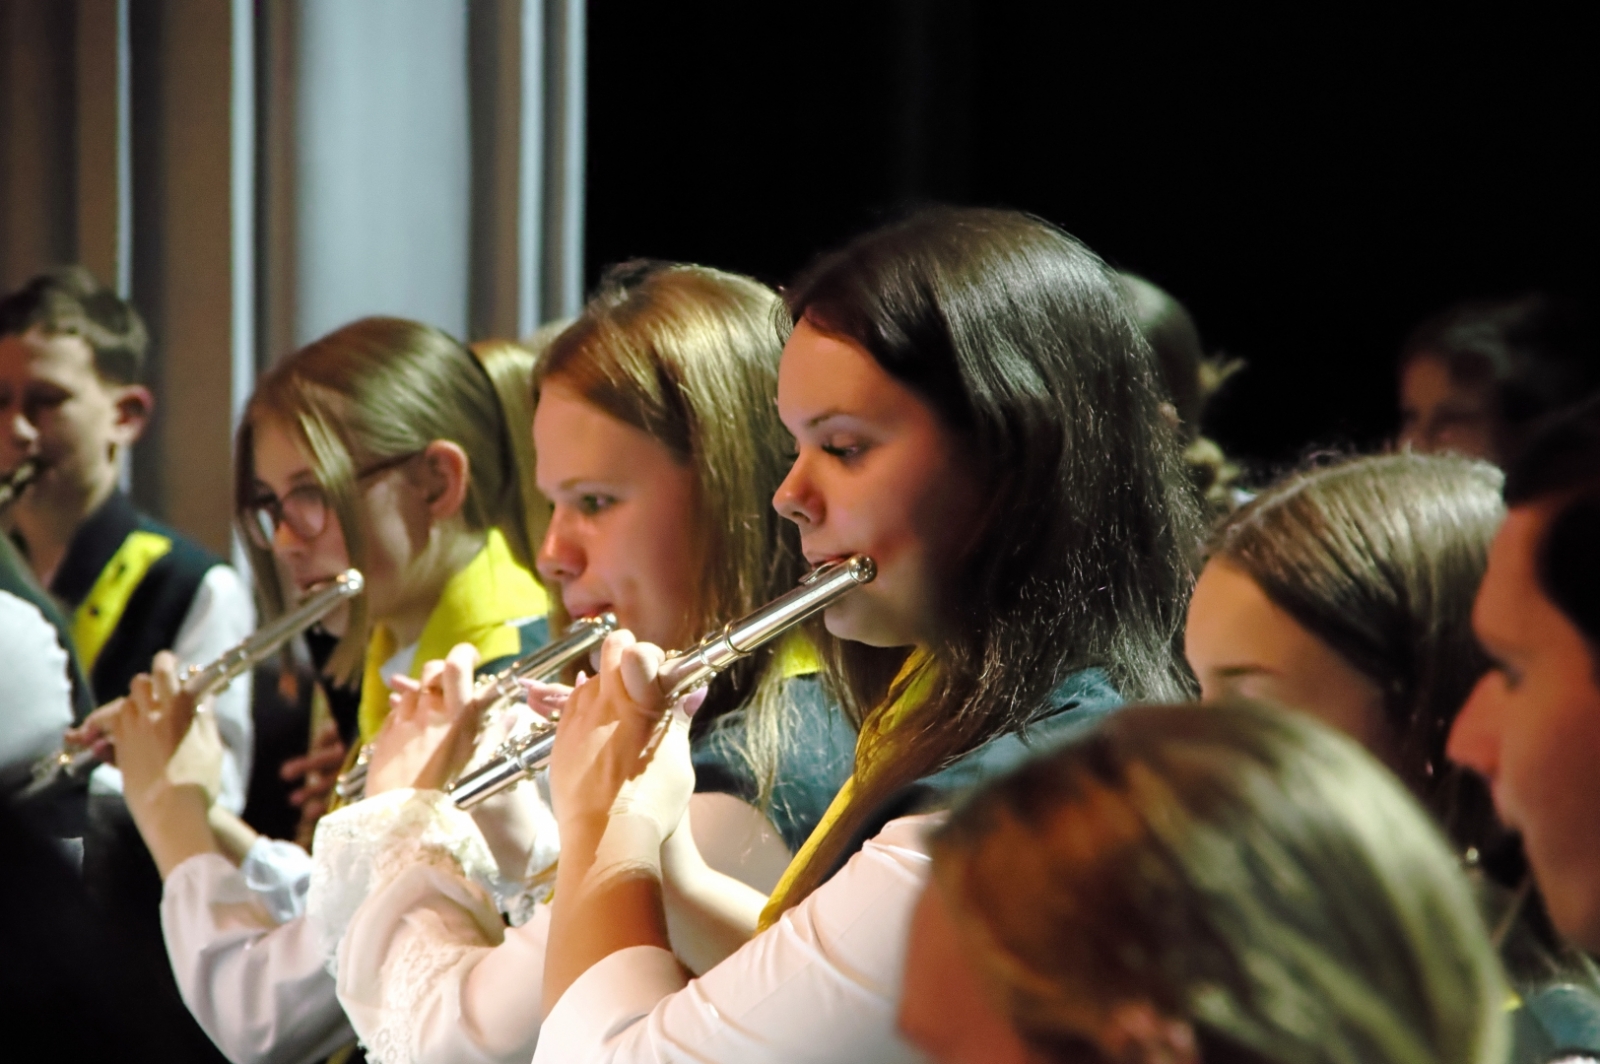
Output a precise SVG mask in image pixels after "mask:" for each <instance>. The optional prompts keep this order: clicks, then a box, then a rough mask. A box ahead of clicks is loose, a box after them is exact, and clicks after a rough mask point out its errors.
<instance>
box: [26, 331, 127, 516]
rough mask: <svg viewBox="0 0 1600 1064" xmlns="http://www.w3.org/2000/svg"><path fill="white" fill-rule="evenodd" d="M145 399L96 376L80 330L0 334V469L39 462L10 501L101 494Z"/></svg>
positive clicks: (46, 502)
mask: <svg viewBox="0 0 1600 1064" xmlns="http://www.w3.org/2000/svg"><path fill="white" fill-rule="evenodd" d="M150 402H151V400H150V393H149V392H148V391H147V390H146V389H145V388H143V387H141V386H139V385H136V384H129V385H122V384H113V383H111V382H109V381H105V380H102V379H101V378H100V375H99V374H97V373H96V372H95V368H94V352H93V351H92V350H91V349H90V347H89V345H88V343H87V342H86V341H85V340H84V339H83V338H82V337H79V336H74V335H71V334H61V335H53V334H49V333H45V332H43V331H42V330H41V329H40V328H39V327H38V326H34V327H33V328H31V329H29V330H28V331H27V332H25V333H20V334H13V335H10V336H3V337H0V474H10V473H11V472H12V471H13V470H15V469H16V468H17V467H18V466H19V465H21V464H22V463H23V462H24V461H26V460H27V459H29V458H32V459H34V460H35V461H37V462H38V463H39V465H40V467H41V468H40V472H39V476H38V479H37V480H36V481H35V483H34V485H33V487H31V488H30V489H28V492H27V494H25V495H24V496H23V497H22V499H21V500H19V502H18V506H19V507H21V506H29V507H34V508H38V507H47V506H50V505H51V504H52V503H56V502H59V503H64V504H70V503H71V502H72V501H74V500H82V499H84V498H92V499H98V498H99V497H101V496H102V495H103V494H104V493H109V491H110V488H111V486H112V485H114V484H115V483H116V479H117V449H118V448H119V447H125V446H128V445H130V444H132V443H133V442H134V441H135V440H137V439H138V438H139V434H140V432H142V431H143V429H144V425H145V421H146V419H147V418H148V417H149V413H150Z"/></svg>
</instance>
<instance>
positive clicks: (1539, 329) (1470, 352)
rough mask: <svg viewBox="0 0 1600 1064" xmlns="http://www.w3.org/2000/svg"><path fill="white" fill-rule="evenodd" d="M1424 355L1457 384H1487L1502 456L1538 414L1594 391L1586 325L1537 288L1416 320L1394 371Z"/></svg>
mask: <svg viewBox="0 0 1600 1064" xmlns="http://www.w3.org/2000/svg"><path fill="white" fill-rule="evenodd" d="M1424 357H1432V358H1437V359H1440V360H1442V361H1443V362H1444V364H1445V367H1446V368H1447V369H1448V371H1449V373H1450V377H1451V379H1452V380H1454V381H1456V382H1458V383H1460V384H1487V385H1489V386H1491V387H1492V388H1493V391H1494V402H1495V411H1494V412H1495V416H1496V417H1497V418H1498V422H1499V424H1498V430H1497V431H1498V436H1499V439H1497V441H1496V446H1497V447H1498V448H1499V451H1500V453H1501V455H1502V456H1503V457H1505V458H1510V457H1514V455H1515V453H1516V451H1517V449H1518V448H1519V447H1520V446H1521V445H1522V442H1523V440H1524V439H1525V438H1526V435H1527V432H1528V429H1529V426H1531V425H1532V424H1533V423H1534V422H1535V421H1537V420H1538V419H1539V418H1542V417H1544V416H1546V415H1548V414H1549V413H1551V412H1552V411H1555V410H1559V409H1561V408H1562V407H1564V406H1566V405H1568V404H1570V403H1572V402H1574V401H1575V400H1578V399H1581V398H1583V397H1584V396H1586V395H1590V394H1593V393H1594V392H1595V391H1596V389H1600V351H1596V349H1595V343H1594V332H1593V328H1592V324H1591V323H1590V322H1589V321H1588V320H1586V316H1585V315H1584V314H1582V313H1581V312H1580V310H1579V308H1578V307H1577V305H1575V304H1574V303H1571V302H1568V301H1564V300H1561V299H1557V298H1554V297H1552V296H1549V295H1545V294H1543V293H1537V292H1536V293H1532V294H1529V295H1525V296H1521V297H1519V298H1517V299H1502V300H1481V301H1475V302H1469V303H1462V304H1460V305H1458V306H1454V307H1451V308H1450V309H1448V310H1446V311H1444V312H1442V313H1440V314H1438V315H1437V316H1435V317H1433V318H1430V319H1428V320H1427V321H1424V322H1423V323H1422V324H1421V325H1418V326H1417V327H1416V328H1415V329H1414V330H1412V332H1411V335H1410V336H1408V337H1407V338H1406V341H1405V343H1404V345H1403V346H1402V347H1401V349H1400V368H1401V370H1402V371H1403V370H1404V369H1405V367H1406V366H1408V365H1410V364H1411V363H1412V362H1413V361H1415V360H1416V359H1418V358H1424Z"/></svg>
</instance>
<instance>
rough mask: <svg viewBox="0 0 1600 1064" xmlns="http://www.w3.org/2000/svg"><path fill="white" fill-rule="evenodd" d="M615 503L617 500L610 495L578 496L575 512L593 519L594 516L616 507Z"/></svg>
mask: <svg viewBox="0 0 1600 1064" xmlns="http://www.w3.org/2000/svg"><path fill="white" fill-rule="evenodd" d="M616 502H617V500H616V499H615V498H614V497H613V496H610V495H600V494H593V495H580V496H578V505H577V510H578V512H579V513H581V514H583V515H584V516H585V517H593V516H594V515H595V514H598V513H603V512H604V511H606V510H609V509H610V508H611V507H612V506H615V505H616Z"/></svg>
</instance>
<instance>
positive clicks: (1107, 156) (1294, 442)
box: [587, 0, 1600, 466]
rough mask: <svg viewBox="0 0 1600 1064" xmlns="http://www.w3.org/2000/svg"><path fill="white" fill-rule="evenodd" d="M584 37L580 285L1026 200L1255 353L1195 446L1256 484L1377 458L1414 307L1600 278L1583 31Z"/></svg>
mask: <svg viewBox="0 0 1600 1064" xmlns="http://www.w3.org/2000/svg"><path fill="white" fill-rule="evenodd" d="M589 35H590V36H589V64H590V66H589V133H588V135H589V159H588V166H589V169H588V174H589V177H588V204H587V211H588V223H587V226H588V228H587V241H588V243H587V248H588V256H589V273H590V280H591V281H592V280H593V279H594V278H595V277H596V276H597V275H598V272H599V270H600V268H601V267H602V266H603V265H604V264H606V263H609V262H614V261H617V260H618V259H622V258H626V257H630V256H635V255H649V256H657V257H663V258H672V259H684V260H692V261H698V262H704V263H707V264H710V265H715V266H721V267H725V268H729V269H734V270H740V271H744V272H748V273H751V274H754V275H755V276H757V277H760V278H762V279H763V280H766V281H768V282H769V283H773V284H781V283H782V282H783V281H784V280H785V279H786V278H787V277H788V276H789V275H791V274H792V273H793V272H794V271H795V270H796V269H797V268H798V267H799V266H801V265H802V264H803V263H804V262H805V261H806V260H807V259H809V258H810V257H811V256H812V255H813V254H814V253H816V252H817V251H819V250H822V249H825V248H827V247H829V246H830V245H833V244H835V243H837V242H839V241H840V240H842V239H844V238H845V237H847V236H849V235H850V234H852V233H854V232H856V231H858V230H860V229H862V228H864V227H866V226H869V225H871V224H872V223H873V222H874V221H876V220H879V219H881V218H883V217H886V216H887V215H889V214H890V213H892V212H893V211H894V210H896V209H897V208H898V207H901V206H903V205H905V204H908V203H915V202H919V201H926V200H942V201H949V202H960V203H977V204H988V205H1004V206H1012V207H1018V208H1022V209H1025V210H1029V211H1033V212H1035V213H1037V214H1040V215H1042V216H1044V217H1046V218H1048V219H1050V220H1052V221H1054V222H1056V223H1058V224H1060V225H1061V226H1063V227H1064V228H1065V229H1067V230H1068V231H1069V232H1071V233H1073V234H1075V235H1076V236H1078V237H1080V238H1081V239H1083V240H1084V241H1086V242H1087V243H1088V244H1089V245H1090V246H1091V247H1093V248H1094V249H1095V250H1096V251H1098V252H1099V253H1100V254H1102V255H1103V256H1105V257H1106V258H1107V259H1108V260H1109V261H1110V262H1112V264H1114V265H1116V266H1119V267H1121V268H1125V269H1131V270H1134V271H1136V272H1139V273H1143V274H1145V275H1146V276H1148V277H1149V278H1151V279H1152V280H1154V281H1156V282H1157V283H1158V284H1160V285H1162V286H1164V287H1166V288H1167V289H1168V290H1169V291H1171V292H1172V293H1173V294H1175V295H1176V296H1177V297H1178V298H1179V299H1181V300H1183V301H1184V302H1185V303H1186V304H1187V305H1188V307H1189V308H1190V310H1191V311H1192V312H1193V313H1194V315H1195V318H1196V319H1197V321H1198V322H1199V325H1200V329H1201V332H1202V334H1203V336H1204V338H1205V342H1206V345H1207V347H1208V348H1209V349H1212V350H1218V349H1220V350H1223V351H1226V352H1227V353H1229V354H1231V355H1239V356H1243V357H1244V358H1245V359H1247V360H1248V363H1249V369H1248V371H1247V372H1246V373H1245V374H1243V375H1241V376H1240V377H1238V378H1235V380H1234V381H1233V382H1231V383H1230V385H1229V386H1228V388H1227V389H1226V390H1225V391H1224V393H1223V394H1222V395H1221V396H1220V397H1219V399H1218V401H1217V402H1216V403H1214V404H1213V408H1212V410H1211V412H1210V414H1209V415H1208V425H1207V428H1208V430H1209V431H1211V432H1212V433H1213V434H1214V435H1216V436H1217V437H1218V438H1219V439H1220V440H1221V441H1222V442H1223V444H1224V445H1225V446H1227V447H1228V448H1229V449H1230V450H1232V451H1234V452H1236V453H1237V454H1239V455H1240V456H1242V457H1244V458H1246V459H1250V460H1253V461H1254V462H1255V463H1257V464H1258V465H1262V466H1270V465H1273V464H1283V463H1286V462H1293V461H1294V460H1296V459H1297V458H1298V457H1300V456H1301V455H1303V454H1304V453H1305V451H1306V450H1307V449H1308V448H1310V447H1313V446H1327V445H1333V446H1350V445H1355V446H1373V445H1376V444H1378V443H1379V442H1380V441H1381V440H1382V439H1383V438H1384V437H1385V436H1386V435H1387V434H1388V433H1389V432H1390V431H1391V430H1392V427H1393V417H1394V415H1393V407H1394V371H1393V359H1394V354H1395V351H1396V348H1397V347H1398V345H1399V343H1400V341H1401V339H1402V338H1403V337H1404V335H1405V333H1406V331H1407V329H1408V328H1409V327H1410V326H1411V325H1412V324H1414V323H1415V322H1416V321H1417V320H1418V319H1419V318H1421V317H1423V316H1426V315H1427V314H1429V313H1431V312H1433V311H1435V310H1438V309H1440V308H1442V307H1444V306H1446V305H1448V304H1450V303H1452V302H1454V301H1456V300H1458V299H1462V298H1466V297H1479V296H1494V295H1514V294H1517V293H1519V292H1521V291H1524V290H1527V289H1530V288H1534V287H1544V288H1549V289H1553V290H1556V291H1559V292H1563V293H1566V294H1568V295H1571V296H1575V297H1577V298H1580V299H1583V300H1585V301H1586V302H1588V301H1589V300H1590V296H1591V294H1592V292H1593V290H1594V288H1595V285H1596V280H1597V271H1596V267H1595V261H1594V257H1593V249H1594V248H1595V246H1596V240H1595V238H1596V235H1597V234H1596V228H1597V227H1596V218H1595V209H1594V193H1595V190H1596V188H1597V181H1596V178H1597V176H1600V175H1597V174H1596V166H1595V163H1594V156H1595V152H1594V148H1593V142H1594V140H1595V131H1596V130H1595V126H1596V123H1595V116H1594V101H1595V100H1596V99H1600V94H1597V93H1596V91H1595V90H1596V85H1595V80H1596V79H1595V76H1594V70H1595V67H1596V48H1595V45H1596V42H1595V40H1594V34H1593V33H1592V31H1580V30H1579V28H1578V27H1577V25H1576V24H1575V21H1573V20H1568V19H1562V18H1557V17H1554V16H1549V17H1545V16H1540V15H1537V14H1533V13H1530V12H1528V11H1525V10H1522V9H1518V10H1514V11H1513V10H1510V9H1504V8H1502V9H1494V8H1478V9H1472V10H1461V9H1457V10H1454V11H1452V12H1451V13H1450V14H1449V15H1448V18H1446V17H1444V16H1443V15H1441V16H1440V17H1438V18H1437V19H1427V18H1422V17H1405V18H1397V17H1394V16H1392V15H1371V14H1367V15H1359V14H1356V13H1354V12H1346V11H1344V10H1335V9H1333V8H1324V9H1308V8H1305V7H1296V8H1295V10H1294V11H1293V12H1292V14H1279V15H1269V16H1250V17H1246V16H1243V15H1223V16H1218V15H1215V14H1213V13H1207V14H1204V15H1196V14H1190V15H1177V16H1174V15H1171V14H1168V13H1162V12H1157V11H1156V10H1154V9H1153V8H1145V7H1135V8H1132V9H1129V8H1128V7H1127V5H1119V7H1118V10H1117V12H1115V13H1107V12H1105V11H1102V10H1100V9H1099V6H1095V7H1091V6H1090V5H1086V4H1069V3H1043V2H1036V3H1016V2H1010V3H1008V2H1003V0H987V2H984V3H977V2H970V0H858V2H853V3H831V2H830V3H806V4H778V3H766V2H756V3H750V2H745V3H739V4H706V3H696V4H692V5H685V4H663V3H659V2H650V3H644V2H631V0H630V2H621V0H592V2H591V3H590V5H589ZM1585 160H1588V161H1585Z"/></svg>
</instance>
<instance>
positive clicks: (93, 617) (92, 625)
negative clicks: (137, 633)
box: [72, 529, 172, 673]
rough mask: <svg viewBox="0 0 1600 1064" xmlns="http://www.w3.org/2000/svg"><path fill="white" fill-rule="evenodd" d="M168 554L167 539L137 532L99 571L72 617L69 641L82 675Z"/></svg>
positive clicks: (130, 535) (88, 670) (151, 533)
mask: <svg viewBox="0 0 1600 1064" xmlns="http://www.w3.org/2000/svg"><path fill="white" fill-rule="evenodd" d="M171 550H172V540H171V539H169V538H168V537H166V536H163V535H159V534H157V533H155V532H143V531H139V530H137V529H136V530H134V531H132V532H129V533H128V538H127V539H124V540H123V541H122V545H121V546H120V547H118V548H117V553H115V554H113V555H112V556H111V560H110V561H109V562H107V563H106V567H105V568H104V569H102V570H100V575H99V576H98V577H96V578H95V582H94V586H93V587H91V588H90V589H89V594H88V596H87V597H85V598H84V600H83V601H82V602H81V603H79V604H78V608H77V610H76V611H75V612H74V613H73V615H72V641H73V642H74V643H76V644H77V646H78V660H79V661H81V662H82V663H83V671H84V672H85V673H90V672H93V671H94V663H95V662H96V661H97V660H99V658H100V651H102V650H104V649H105V646H106V641H107V640H109V639H110V638H111V633H112V632H114V631H116V628H117V622H118V621H120V620H122V614H123V612H124V611H125V610H127V608H128V600H129V599H130V598H132V597H133V593H134V592H135V591H136V590H138V588H139V582H140V581H142V580H143V579H144V577H145V574H146V573H148V572H149V571H150V567H151V566H152V565H154V564H155V563H156V562H158V561H160V560H161V559H162V558H163V557H165V556H166V555H167V553H168V552H169V551H171Z"/></svg>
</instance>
